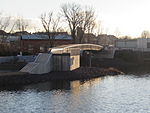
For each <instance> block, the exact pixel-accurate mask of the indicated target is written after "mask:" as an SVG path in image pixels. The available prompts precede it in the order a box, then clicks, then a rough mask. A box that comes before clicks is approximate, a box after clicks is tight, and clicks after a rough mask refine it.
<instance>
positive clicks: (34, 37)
mask: <svg viewBox="0 0 150 113" xmlns="http://www.w3.org/2000/svg"><path fill="white" fill-rule="evenodd" d="M52 38H53V37H52V36H51V39H52ZM22 39H23V40H44V39H49V37H48V35H44V34H40V35H39V34H31V35H22ZM53 39H64V40H72V37H71V36H70V35H67V34H58V35H55V36H54V38H53Z"/></svg>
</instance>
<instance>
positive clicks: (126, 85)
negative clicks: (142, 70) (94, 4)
mask: <svg viewBox="0 0 150 113" xmlns="http://www.w3.org/2000/svg"><path fill="white" fill-rule="evenodd" d="M149 80H150V76H146V77H136V76H134V75H132V76H131V75H130V76H129V75H124V76H123V75H121V76H107V77H103V78H97V79H91V80H83V81H71V82H70V81H50V82H45V83H39V84H33V85H28V86H12V87H11V88H10V87H9V88H8V89H7V88H3V89H1V91H0V113H32V112H33V113H49V112H50V113H51V112H52V113H117V112H118V113H120V112H122V113H135V112H136V113H148V112H149V111H150V108H149V105H150V101H149V100H150V95H149V94H150V87H149V86H150V82H149Z"/></svg>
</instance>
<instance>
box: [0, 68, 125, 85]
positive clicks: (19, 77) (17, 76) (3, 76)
mask: <svg viewBox="0 0 150 113" xmlns="http://www.w3.org/2000/svg"><path fill="white" fill-rule="evenodd" d="M118 74H122V72H121V71H119V70H117V69H115V68H96V67H80V68H78V69H76V70H73V71H65V72H50V73H47V74H41V75H35V74H29V73H23V72H8V73H0V86H1V87H3V86H8V85H23V84H32V83H38V82H45V81H55V80H69V81H72V80H82V79H90V78H97V77H101V76H106V75H118Z"/></svg>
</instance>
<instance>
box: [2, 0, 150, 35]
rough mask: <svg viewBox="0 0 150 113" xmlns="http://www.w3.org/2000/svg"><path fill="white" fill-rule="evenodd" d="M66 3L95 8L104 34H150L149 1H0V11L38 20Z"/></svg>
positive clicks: (56, 10) (58, 9)
mask: <svg viewBox="0 0 150 113" xmlns="http://www.w3.org/2000/svg"><path fill="white" fill-rule="evenodd" d="M64 3H77V4H81V5H83V6H90V7H93V9H94V10H95V12H96V16H97V20H100V21H101V23H102V26H103V28H104V33H108V34H114V35H115V34H116V32H120V33H119V34H120V35H129V36H132V37H139V36H140V34H141V32H142V31H143V30H148V31H150V14H149V11H150V0H0V12H4V13H5V14H7V15H11V16H23V17H24V18H27V19H32V20H38V18H39V16H40V15H41V13H43V12H49V11H53V12H56V13H57V12H58V11H60V6H61V5H62V4H64Z"/></svg>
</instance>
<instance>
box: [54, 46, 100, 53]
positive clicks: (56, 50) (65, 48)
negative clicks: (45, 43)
mask: <svg viewBox="0 0 150 113" xmlns="http://www.w3.org/2000/svg"><path fill="white" fill-rule="evenodd" d="M102 48H103V46H100V45H96V44H70V45H62V46H58V47H54V48H52V50H51V52H52V53H68V52H70V51H71V50H79V51H84V50H96V51H99V50H101V49H102Z"/></svg>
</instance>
